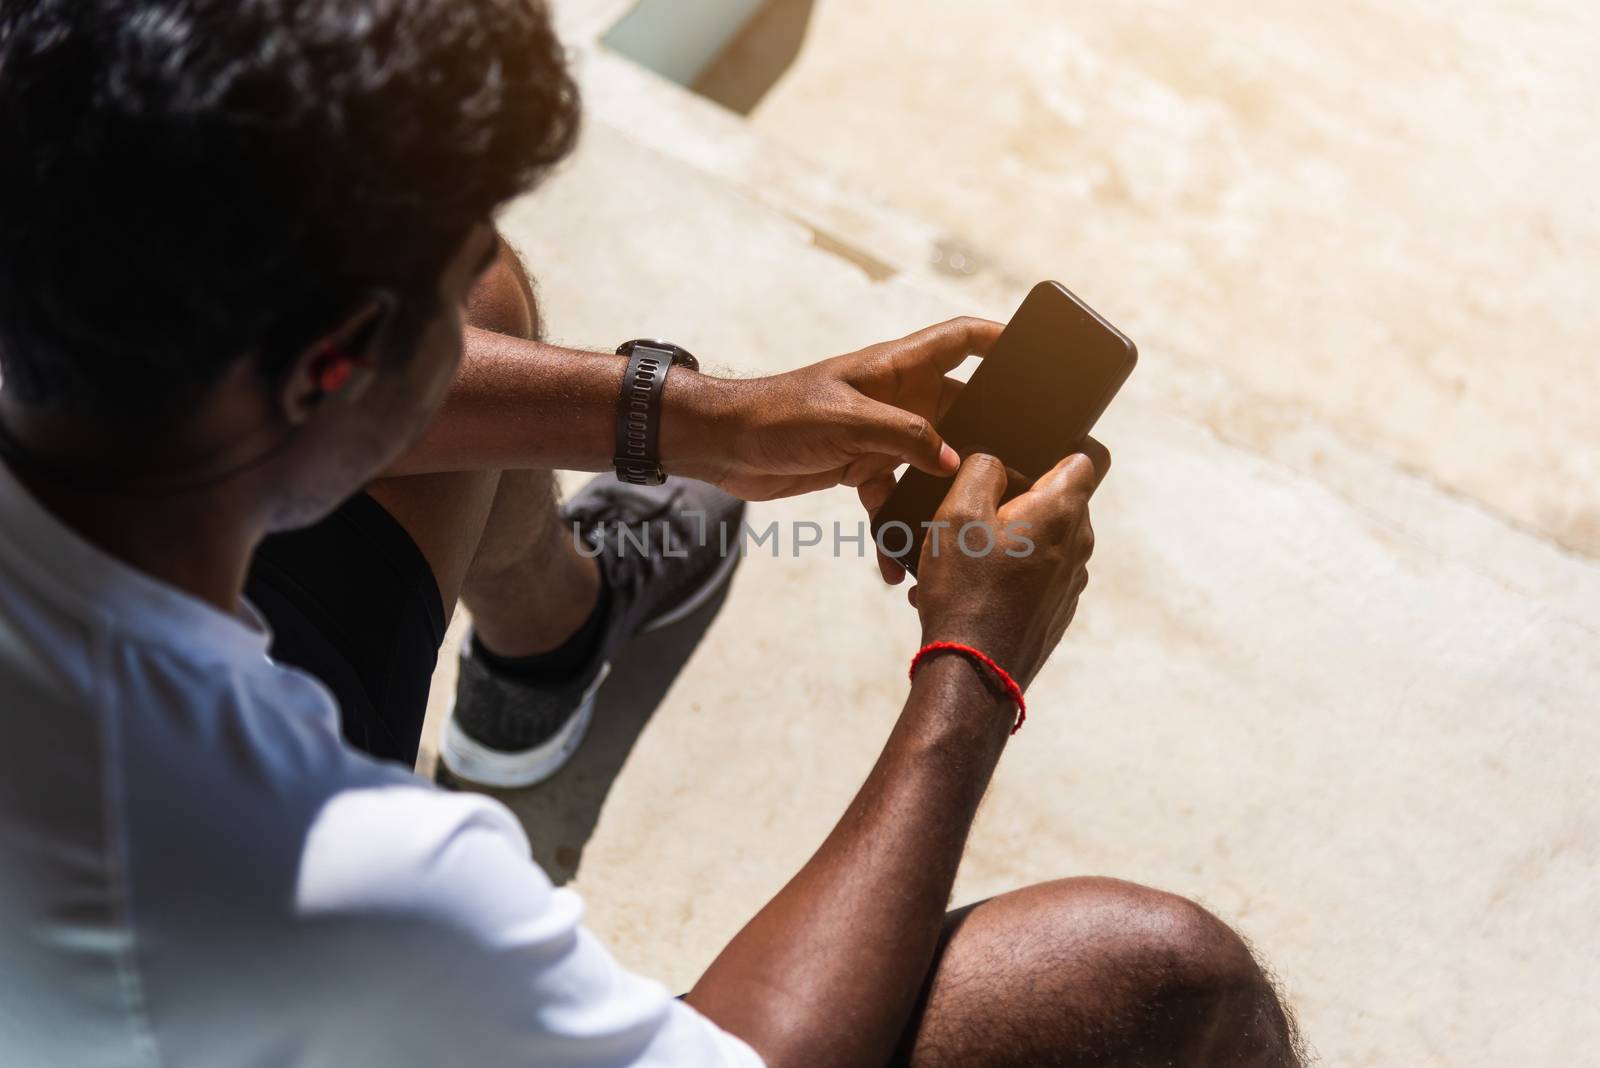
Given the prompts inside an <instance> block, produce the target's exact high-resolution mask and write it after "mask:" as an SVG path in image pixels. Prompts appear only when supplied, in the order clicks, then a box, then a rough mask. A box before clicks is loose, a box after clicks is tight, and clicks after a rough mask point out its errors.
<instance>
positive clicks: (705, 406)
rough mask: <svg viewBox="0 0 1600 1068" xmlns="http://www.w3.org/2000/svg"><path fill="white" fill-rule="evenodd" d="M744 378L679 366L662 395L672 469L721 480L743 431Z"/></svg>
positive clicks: (664, 457) (665, 454) (665, 446)
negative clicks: (740, 425) (740, 421)
mask: <svg viewBox="0 0 1600 1068" xmlns="http://www.w3.org/2000/svg"><path fill="white" fill-rule="evenodd" d="M739 385H740V383H739V382H737V381H735V380H733V379H727V378H715V377H713V376H711V375H706V374H701V373H700V372H698V371H690V370H688V369H686V368H682V367H679V368H675V369H674V370H673V371H672V372H671V373H670V374H669V375H668V376H667V383H666V388H665V389H664V391H663V392H662V397H661V439H660V442H661V446H660V447H661V465H662V467H664V468H665V469H666V471H667V473H668V474H672V475H682V476H685V477H688V478H698V479H702V480H705V481H708V482H715V481H717V477H718V475H719V474H720V472H721V471H723V470H724V469H725V468H726V467H727V466H728V460H729V457H730V456H731V455H732V442H733V438H734V436H735V435H736V434H737V427H736V425H735V424H736V423H737V419H738V412H739V404H738V401H737V396H736V395H737V393H738V389H737V387H738V386H739Z"/></svg>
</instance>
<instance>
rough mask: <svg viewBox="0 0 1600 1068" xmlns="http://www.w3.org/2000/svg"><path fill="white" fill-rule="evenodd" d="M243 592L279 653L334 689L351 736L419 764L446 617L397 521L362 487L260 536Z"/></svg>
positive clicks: (380, 753) (424, 565) (427, 570)
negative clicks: (287, 527)
mask: <svg viewBox="0 0 1600 1068" xmlns="http://www.w3.org/2000/svg"><path fill="white" fill-rule="evenodd" d="M245 594H246V596H248V597H249V598H250V601H251V603H252V604H254V605H255V606H256V608H257V609H258V610H259V611H260V612H261V614H262V615H263V616H265V617H266V619H267V622H268V623H269V624H270V625H271V627H272V633H273V639H272V655H273V657H274V659H276V660H278V661H280V662H282V663H285V664H289V665H291V666H293V667H297V668H300V669H301V670H303V671H306V672H309V673H310V674H312V675H314V676H316V677H317V678H318V679H321V680H322V682H323V684H324V685H326V686H327V687H328V689H330V690H332V691H333V695H334V697H336V698H337V699H338V701H339V713H340V717H341V721H342V725H343V729H344V736H345V740H346V741H348V742H349V743H350V744H351V745H352V746H354V747H356V748H357V749H361V750H364V751H365V752H368V753H371V754H372V755H373V756H376V757H382V758H384V759H388V760H397V761H400V762H401V763H403V764H406V765H407V766H411V765H414V764H415V763H416V761H417V747H418V745H419V743H420V742H421V739H422V721H423V717H424V716H426V714H427V711H428V688H429V685H430V683H431V682H432V680H433V668H434V665H435V664H436V663H438V660H439V646H440V644H441V643H442V642H443V641H444V630H445V622H446V621H445V617H444V604H443V602H442V601H441V600H440V598H439V584H438V582H437V581H435V579H434V577H433V569H432V568H431V567H429V566H428V561H427V559H426V558H425V557H424V556H423V555H422V550H420V549H418V548H417V545H416V542H414V541H412V540H411V535H410V534H408V533H406V529H405V528H404V527H402V526H401V525H400V523H399V521H397V520H396V519H395V518H394V517H393V516H391V515H390V514H389V513H388V512H387V511H386V510H384V508H383V506H382V505H380V504H379V503H378V502H377V501H375V500H373V499H372V498H371V497H369V496H367V495H366V494H365V493H360V494H357V495H356V496H355V497H352V498H351V499H350V500H348V501H346V502H345V503H344V504H343V505H341V506H340V507H339V509H338V510H337V511H335V512H334V513H333V514H332V515H330V516H328V517H327V518H326V519H324V520H322V521H321V522H320V523H317V524H316V525H315V526H311V527H307V528H305V529H304V530H296V531H291V532H289V533H287V534H275V535H273V536H272V537H270V538H268V539H267V540H266V541H264V542H262V544H261V548H260V549H258V550H257V551H256V557H255V561H254V563H253V564H252V565H251V568H250V577H249V581H248V583H247V584H246V587H245Z"/></svg>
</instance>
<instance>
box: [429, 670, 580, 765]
mask: <svg viewBox="0 0 1600 1068" xmlns="http://www.w3.org/2000/svg"><path fill="white" fill-rule="evenodd" d="M609 674H611V664H610V662H609V661H608V662H606V663H604V664H602V665H601V666H600V673H599V674H598V675H596V676H595V677H594V681H593V682H591V683H590V684H589V687H588V689H586V690H584V691H583V697H582V698H581V699H580V700H579V701H578V710H577V711H576V712H574V713H573V714H572V718H571V719H569V720H567V721H566V722H565V723H563V724H562V725H561V729H560V730H558V731H557V732H556V733H555V735H554V736H552V737H551V738H549V739H548V740H547V741H545V742H543V743H541V744H539V745H536V746H534V747H533V748H532V749H523V750H521V751H519V752H515V753H506V752H502V751H501V750H498V749H490V748H489V747H488V746H486V745H483V744H482V743H480V742H476V741H473V740H472V739H471V738H469V737H468V736H467V733H466V732H465V731H463V730H462V729H461V727H460V726H459V725H458V724H457V723H456V717H455V711H456V710H455V703H454V702H451V705H450V711H449V713H448V716H449V719H448V720H447V721H446V722H445V727H444V742H443V744H442V745H441V746H440V747H439V759H440V760H442V761H443V762H444V766H445V767H446V768H448V769H450V774H452V775H456V776H459V777H461V778H463V779H466V780H468V781H469V782H475V783H479V784H481V785H483V786H498V787H501V788H502V789H507V790H515V789H520V788H521V787H524V786H537V785H539V784H540V783H542V782H544V781H545V780H546V779H549V778H551V777H553V776H554V775H555V773H556V772H558V771H560V770H561V769H562V768H563V767H565V766H566V763H567V761H569V760H571V759H572V754H573V753H576V752H577V751H578V746H579V745H581V744H582V743H583V736H584V735H585V734H587V733H588V732H589V722H590V720H592V719H594V701H595V695H596V694H598V693H599V692H600V685H601V684H602V683H603V682H605V681H606V676H607V675H609Z"/></svg>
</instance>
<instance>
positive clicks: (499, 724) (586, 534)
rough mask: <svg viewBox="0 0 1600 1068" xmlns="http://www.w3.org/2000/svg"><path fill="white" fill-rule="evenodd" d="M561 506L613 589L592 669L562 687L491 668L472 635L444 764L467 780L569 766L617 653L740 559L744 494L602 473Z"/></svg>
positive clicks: (504, 779) (501, 780) (504, 783)
mask: <svg viewBox="0 0 1600 1068" xmlns="http://www.w3.org/2000/svg"><path fill="white" fill-rule="evenodd" d="M561 511H562V518H563V519H564V520H565V522H566V524H567V526H568V527H569V528H570V527H572V526H573V525H575V524H576V525H577V527H578V528H579V529H580V530H581V535H582V538H583V539H584V541H585V542H586V543H587V546H588V548H589V550H590V551H595V552H597V553H598V556H597V557H596V559H597V561H598V563H599V565H600V574H601V578H602V580H603V581H604V582H605V584H606V585H607V587H609V589H610V604H609V607H608V610H607V618H606V622H605V637H604V638H603V639H602V640H601V642H600V644H599V647H598V648H597V649H596V651H595V655H594V658H593V660H592V661H591V662H590V664H589V665H588V666H587V667H586V668H585V669H584V670H583V671H582V672H580V673H579V674H578V675H577V676H576V677H575V678H573V679H571V680H570V681H567V682H563V683H559V684H553V685H552V684H541V683H535V682H528V681H524V680H519V679H514V678H507V677H505V676H503V675H497V674H495V673H493V672H491V671H490V670H489V668H488V667H487V666H486V665H485V664H484V663H483V661H482V660H480V659H478V658H477V657H475V656H473V654H472V648H473V646H472V639H471V636H470V635H469V636H468V637H467V639H466V640H465V641H464V642H463V643H462V652H461V674H460V677H459V679H458V681H457V682H456V695H455V702H454V704H453V705H452V707H451V709H450V712H449V718H448V719H447V721H446V723H445V729H444V741H443V743H442V744H441V747H440V752H439V756H440V759H441V761H442V763H443V765H444V768H445V769H446V770H447V771H448V772H449V773H450V774H452V775H454V776H457V777H459V778H462V779H467V780H470V781H472V782H476V783H481V784H483V785H485V786H500V787H520V786H532V785H534V784H535V783H540V782H543V781H544V780H546V779H548V778H550V777H551V776H552V775H554V774H555V773H556V772H557V771H559V770H561V767H562V765H564V764H566V762H567V761H568V759H570V758H571V756H572V754H573V753H574V752H576V751H577V748H578V745H579V743H581V742H582V741H583V736H584V733H585V732H586V731H587V730H588V728H589V720H590V718H591V717H592V716H593V715H594V700H595V694H596V693H598V692H599V690H600V684H601V683H603V682H605V679H606V675H607V674H609V673H610V671H611V659H612V657H613V656H615V655H616V652H617V650H618V649H620V648H621V647H622V645H623V644H624V643H626V642H627V640H628V639H629V638H631V637H633V636H634V635H636V634H643V633H645V632H646V631H651V630H655V629H657V628H658V627H664V626H666V625H668V624H669V623H675V622H677V621H678V620H680V619H682V618H684V617H685V616H687V615H689V614H690V613H691V612H693V611H694V610H695V609H696V608H699V607H700V606H701V605H703V604H705V603H706V601H708V600H710V599H711V597H712V596H713V595H714V594H716V592H717V591H718V590H720V589H721V588H722V587H723V585H724V584H725V583H727V581H728V578H729V576H730V575H732V574H733V569H734V568H735V567H736V566H737V565H738V562H739V551H738V545H739V539H738V533H739V523H740V521H741V520H742V519H743V517H744V502H743V501H741V500H738V499H737V498H734V497H730V496H728V495H727V494H726V493H723V492H722V491H721V490H719V489H717V488H716V487H714V486H710V485H707V484H706V483H704V482H695V481H692V480H690V479H682V478H674V479H671V480H669V481H667V482H666V483H665V484H663V485H660V486H633V485H628V484H626V483H623V482H618V481H616V480H615V479H614V478H612V477H611V476H609V475H601V476H600V477H598V478H596V479H594V480H593V481H591V482H590V483H589V484H588V485H587V486H585V487H584V488H583V489H582V490H581V491H580V492H579V493H577V494H576V495H575V496H574V497H573V498H572V499H571V500H570V501H568V502H567V503H566V505H565V506H564V507H563V508H562V510H561ZM723 530H726V531H727V535H726V537H723V536H722V534H721V531H723ZM724 544H726V545H727V547H728V548H727V551H726V552H724V551H723V545H724Z"/></svg>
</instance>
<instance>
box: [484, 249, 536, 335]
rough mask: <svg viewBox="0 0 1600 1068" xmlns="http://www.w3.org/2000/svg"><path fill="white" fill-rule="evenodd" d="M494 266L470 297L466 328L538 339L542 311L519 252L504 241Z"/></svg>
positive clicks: (490, 267)
mask: <svg viewBox="0 0 1600 1068" xmlns="http://www.w3.org/2000/svg"><path fill="white" fill-rule="evenodd" d="M499 242H500V247H499V251H498V253H497V254H496V255H495V260H494V263H492V264H491V265H490V266H489V268H488V269H487V270H486V271H484V272H483V274H482V275H481V276H480V277H479V279H478V282H477V284H476V285H475V286H473V288H472V292H471V294H469V295H468V297H467V325H469V326H474V327H477V328H478V329H479V330H488V331H491V332H492V333H496V334H506V335H509V336H511V337H520V338H527V339H530V340H531V339H534V338H537V337H538V336H539V308H538V303H537V302H536V301H535V300H534V295H533V283H532V282H531V281H530V280H529V278H528V273H527V270H526V269H525V268H524V267H523V266H522V261H521V260H520V259H519V258H518V257H517V253H516V251H515V250H514V249H513V248H512V247H511V245H510V244H509V243H507V241H506V239H505V238H504V237H501V238H499Z"/></svg>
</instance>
